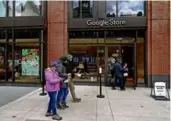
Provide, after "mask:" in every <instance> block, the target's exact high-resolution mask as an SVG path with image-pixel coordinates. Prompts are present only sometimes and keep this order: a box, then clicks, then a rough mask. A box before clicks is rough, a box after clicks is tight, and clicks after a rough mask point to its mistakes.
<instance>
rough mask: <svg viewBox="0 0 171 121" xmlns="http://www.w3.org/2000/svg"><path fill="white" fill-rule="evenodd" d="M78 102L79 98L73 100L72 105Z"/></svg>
mask: <svg viewBox="0 0 171 121" xmlns="http://www.w3.org/2000/svg"><path fill="white" fill-rule="evenodd" d="M80 101H81V98H75V99H74V100H73V102H74V103H78V102H80Z"/></svg>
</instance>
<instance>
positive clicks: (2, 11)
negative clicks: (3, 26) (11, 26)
mask: <svg viewBox="0 0 171 121" xmlns="http://www.w3.org/2000/svg"><path fill="white" fill-rule="evenodd" d="M5 16H6V1H4V0H0V17H5Z"/></svg>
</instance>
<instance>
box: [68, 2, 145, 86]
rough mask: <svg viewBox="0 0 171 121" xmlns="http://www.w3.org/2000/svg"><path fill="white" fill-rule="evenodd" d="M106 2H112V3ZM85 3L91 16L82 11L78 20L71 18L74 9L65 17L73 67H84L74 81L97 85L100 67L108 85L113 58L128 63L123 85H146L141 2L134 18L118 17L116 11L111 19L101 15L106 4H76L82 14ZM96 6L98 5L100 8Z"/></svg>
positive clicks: (143, 21) (143, 15)
mask: <svg viewBox="0 0 171 121" xmlns="http://www.w3.org/2000/svg"><path fill="white" fill-rule="evenodd" d="M74 2H75V3H74ZM74 2H73V3H72V4H69V10H70V11H71V9H72V8H73V6H74V5H76V1H74ZM110 2H111V3H112V4H113V3H116V1H110ZM103 3H104V4H103ZM85 4H87V5H88V6H89V7H90V8H91V5H92V4H93V6H94V9H93V11H89V13H91V12H92V14H89V15H94V16H88V17H85V16H84V14H85V13H84V12H82V14H81V15H80V16H79V17H78V15H77V16H76V15H75V14H76V10H77V9H76V8H74V12H71V13H70V15H69V25H68V35H69V53H71V54H72V55H73V56H74V59H73V62H74V64H75V66H76V67H77V68H84V72H85V73H84V75H83V76H79V75H78V76H76V77H75V81H79V82H90V83H93V82H95V83H97V81H98V79H97V77H98V76H97V75H98V68H99V67H102V72H103V78H102V79H103V82H104V83H105V84H106V85H108V84H109V80H110V78H111V74H110V66H109V60H110V58H111V57H112V56H115V55H117V57H118V58H119V59H120V61H121V63H122V64H124V63H127V64H128V68H129V77H128V79H127V86H133V85H135V86H137V85H144V86H145V85H147V81H146V77H145V73H146V61H145V60H146V58H145V57H146V55H145V54H146V53H145V50H146V47H145V44H146V29H147V28H146V27H147V24H146V16H145V14H144V13H145V11H144V10H145V3H144V2H141V4H142V5H140V7H141V8H142V7H144V8H142V10H143V13H142V14H141V16H138V15H139V13H137V16H134V17H133V16H132V15H128V16H119V12H118V13H117V14H116V16H115V17H108V14H105V8H106V7H105V6H106V4H108V2H92V3H91V2H85V3H82V4H81V3H79V6H81V8H82V11H83V10H85V7H84V5H85ZM118 4H119V3H118V2H117V5H118ZM98 5H99V6H100V5H101V8H99V7H98ZM77 7H78V6H77ZM99 9H100V10H99ZM93 13H94V14H93ZM95 13H96V14H95ZM81 16H82V17H83V16H84V19H81V18H80V17H81ZM74 17H75V18H74Z"/></svg>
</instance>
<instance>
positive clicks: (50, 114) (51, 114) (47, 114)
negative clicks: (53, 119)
mask: <svg viewBox="0 0 171 121" xmlns="http://www.w3.org/2000/svg"><path fill="white" fill-rule="evenodd" d="M45 116H46V117H49V116H53V113H46V115H45Z"/></svg>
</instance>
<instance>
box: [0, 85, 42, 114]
mask: <svg viewBox="0 0 171 121" xmlns="http://www.w3.org/2000/svg"><path fill="white" fill-rule="evenodd" d="M39 91H41V88H38V89H36V90H34V91H32V92H30V93H28V94H26V95H24V96H22V97H20V98H18V99H16V100H14V101H12V102H9V103H7V104H5V105H3V106H1V107H0V112H1V111H3V110H5V109H6V108H8V107H11V105H15V104H16V103H18V102H20V101H22V100H24V99H26V98H28V97H30V96H32V95H34V94H36V93H38V92H39Z"/></svg>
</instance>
